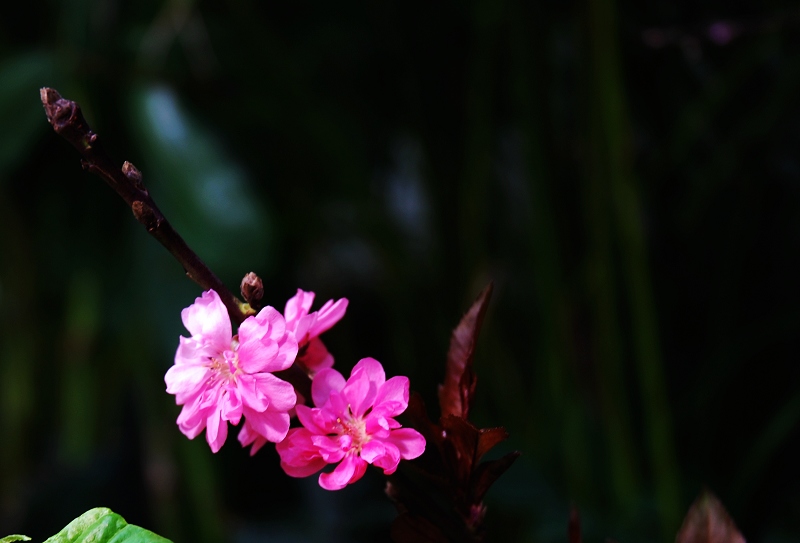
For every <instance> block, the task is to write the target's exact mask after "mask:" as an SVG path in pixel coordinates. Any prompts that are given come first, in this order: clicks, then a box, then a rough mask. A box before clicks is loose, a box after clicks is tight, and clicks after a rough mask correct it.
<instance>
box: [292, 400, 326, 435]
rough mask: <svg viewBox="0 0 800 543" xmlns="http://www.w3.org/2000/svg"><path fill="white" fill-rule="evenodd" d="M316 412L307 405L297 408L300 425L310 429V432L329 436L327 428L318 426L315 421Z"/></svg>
mask: <svg viewBox="0 0 800 543" xmlns="http://www.w3.org/2000/svg"><path fill="white" fill-rule="evenodd" d="M314 411H315V410H314V409H311V408H310V407H308V406H306V405H300V404H298V405H297V406H296V407H295V412H296V413H297V420H299V421H300V424H302V425H303V426H304V427H306V429H308V431H309V432H312V433H314V434H319V435H322V434H327V433H328V432H327V431H326V430H325V428H324V427H322V426H320V425H319V424H317V421H316V420H315V417H314V414H315V413H314Z"/></svg>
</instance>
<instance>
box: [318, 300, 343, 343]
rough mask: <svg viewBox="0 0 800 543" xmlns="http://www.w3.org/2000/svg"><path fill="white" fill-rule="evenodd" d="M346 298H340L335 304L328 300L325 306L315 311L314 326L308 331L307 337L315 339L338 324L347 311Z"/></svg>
mask: <svg viewBox="0 0 800 543" xmlns="http://www.w3.org/2000/svg"><path fill="white" fill-rule="evenodd" d="M347 304H348V301H347V298H341V299H339V300H337V301H336V302H335V303H334V301H333V300H328V301H327V302H325V305H323V306H322V308H321V309H320V310H319V311H317V312H316V313H317V318H316V321H315V322H314V325H313V326H312V327H311V328H310V329H309V330H308V335H309V337H316V336H318V335H320V334H322V333H323V332H326V331H327V330H330V328H331V327H332V326H333V325H334V324H336V323H337V322H339V321H340V320H341V319H342V317H344V313H345V311H347Z"/></svg>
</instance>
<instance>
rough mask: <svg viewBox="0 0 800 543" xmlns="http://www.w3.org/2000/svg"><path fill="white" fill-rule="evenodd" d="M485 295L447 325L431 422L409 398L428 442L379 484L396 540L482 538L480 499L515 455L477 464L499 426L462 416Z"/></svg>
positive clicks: (471, 394) (471, 391) (499, 435)
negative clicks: (437, 412)
mask: <svg viewBox="0 0 800 543" xmlns="http://www.w3.org/2000/svg"><path fill="white" fill-rule="evenodd" d="M491 292H492V286H491V285H489V286H487V287H486V288H485V289H484V290H483V292H481V294H480V295H479V296H478V299H477V300H476V301H475V303H473V304H472V306H471V307H470V309H469V310H468V311H467V312H466V314H465V315H464V317H463V318H462V319H461V322H459V324H458V326H457V327H456V328H455V330H453V334H452V336H451V339H450V349H449V351H448V353H447V365H446V371H445V378H444V383H443V384H442V385H440V386H439V405H440V408H441V416H440V418H439V423H438V424H436V423H434V422H432V421H431V420H430V419H429V418H428V415H427V412H426V410H425V405H424V404H423V402H422V400H421V399H420V397H419V396H418V395H412V396H411V398H410V400H409V407H408V414H409V417H410V418H411V426H412V427H413V428H416V429H417V430H418V431H419V432H420V433H421V434H422V435H423V436H424V437H425V440H426V441H427V443H428V445H429V446H428V449H427V450H426V452H425V454H423V455H422V457H421V458H420V459H419V460H418V462H417V465H416V466H413V467H412V466H409V467H410V468H411V469H409V470H405V471H404V473H402V474H400V475H396V476H393V477H390V480H389V483H388V484H387V488H386V493H387V494H388V495H389V497H391V498H392V500H394V502H395V504H396V506H397V508H398V510H399V511H400V515H399V516H398V517H397V519H396V520H395V522H394V524H393V525H392V539H394V541H396V542H398V543H405V542H409V543H410V542H419V541H425V542H432V543H433V542H440V541H464V542H477V541H482V540H483V537H484V528H483V519H484V516H485V514H486V507H485V506H484V505H483V497H484V496H485V495H486V492H487V491H488V490H489V487H491V485H492V484H493V483H494V482H495V481H496V480H497V478H498V477H500V475H502V474H503V473H504V472H505V471H506V470H507V469H508V468H509V467H510V466H511V464H512V463H513V462H514V460H516V458H517V457H518V456H519V452H512V453H509V454H507V455H505V456H503V457H501V458H499V459H496V460H491V461H487V462H481V458H482V457H483V456H484V455H485V454H486V453H487V452H488V451H489V450H490V449H492V448H493V447H494V446H495V445H497V444H498V443H500V442H501V441H504V440H505V439H506V438H507V437H508V433H507V432H506V430H505V429H504V428H502V427H498V428H484V429H479V428H477V427H476V426H475V425H474V424H472V423H471V422H470V421H469V420H468V419H467V415H468V414H469V410H470V407H471V406H472V402H473V400H474V398H475V389H476V385H477V376H476V374H475V372H474V371H473V368H472V361H473V356H474V353H475V343H476V340H477V337H478V333H479V332H480V328H481V324H482V323H483V317H484V315H485V314H486V307H487V305H488V302H489V297H490V296H491ZM412 469H413V471H412Z"/></svg>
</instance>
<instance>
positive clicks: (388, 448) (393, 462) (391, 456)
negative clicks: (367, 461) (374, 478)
mask: <svg viewBox="0 0 800 543" xmlns="http://www.w3.org/2000/svg"><path fill="white" fill-rule="evenodd" d="M383 445H384V449H383V454H382V455H381V456H379V457H377V458H376V459H375V461H374V462H373V463H372V464H373V465H374V466H377V467H379V468H383V474H384V475H391V474H392V473H394V472H395V471H396V470H397V466H398V464H400V452H399V451H398V449H397V447H396V446H395V445H393V444H392V443H386V442H385V443H384V444H383Z"/></svg>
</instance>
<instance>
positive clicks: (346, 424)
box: [336, 406, 372, 453]
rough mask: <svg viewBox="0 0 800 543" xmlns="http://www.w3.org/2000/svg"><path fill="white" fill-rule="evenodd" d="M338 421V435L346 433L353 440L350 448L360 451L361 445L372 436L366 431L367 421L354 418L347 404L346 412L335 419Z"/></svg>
mask: <svg viewBox="0 0 800 543" xmlns="http://www.w3.org/2000/svg"><path fill="white" fill-rule="evenodd" d="M336 422H338V423H339V427H340V428H339V435H342V436H344V435H347V436H350V438H351V439H352V440H353V443H352V445H351V446H350V448H351V450H353V449H354V450H355V452H359V453H360V452H361V447H362V446H364V445H365V444H367V443H368V442H369V441H370V440H371V439H372V438H371V437H370V435H369V434H368V433H367V423H366V422H365V421H364V420H363V419H362V418H360V417H359V418H356V417H354V416H353V413H352V412H351V411H350V406H347V414H346V415H345V416H344V417H339V418H337V419H336Z"/></svg>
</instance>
